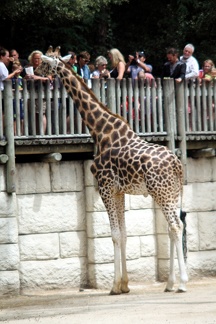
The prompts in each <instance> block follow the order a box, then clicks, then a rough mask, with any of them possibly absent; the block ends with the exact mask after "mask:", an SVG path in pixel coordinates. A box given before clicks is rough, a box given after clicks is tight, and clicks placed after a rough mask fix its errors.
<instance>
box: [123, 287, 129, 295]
mask: <svg viewBox="0 0 216 324" xmlns="http://www.w3.org/2000/svg"><path fill="white" fill-rule="evenodd" d="M129 292H130V289H129V288H127V289H122V294H128V293H129Z"/></svg>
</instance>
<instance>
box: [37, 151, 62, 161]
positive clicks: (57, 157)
mask: <svg viewBox="0 0 216 324" xmlns="http://www.w3.org/2000/svg"><path fill="white" fill-rule="evenodd" d="M61 159H62V155H61V153H50V154H47V155H45V156H43V157H42V158H41V161H42V162H51V163H53V162H59V161H61Z"/></svg>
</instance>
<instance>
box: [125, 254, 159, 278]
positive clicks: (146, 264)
mask: <svg viewBox="0 0 216 324" xmlns="http://www.w3.org/2000/svg"><path fill="white" fill-rule="evenodd" d="M127 271H128V279H129V284H130V281H134V282H145V281H146V280H149V281H152V280H155V279H156V277H157V275H156V258H155V257H146V258H139V259H136V260H128V261H127Z"/></svg>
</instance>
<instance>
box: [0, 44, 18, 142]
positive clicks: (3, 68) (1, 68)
mask: <svg viewBox="0 0 216 324" xmlns="http://www.w3.org/2000/svg"><path fill="white" fill-rule="evenodd" d="M9 63H10V57H9V51H8V50H7V49H5V48H4V47H0V91H2V90H4V80H7V79H12V78H13V77H14V76H15V75H16V74H17V73H20V72H21V71H22V69H21V68H18V69H17V70H14V71H13V72H12V73H10V74H9V72H8V68H7V67H8V65H9ZM0 122H2V129H3V128H4V100H3V99H2V121H0ZM2 139H4V138H2ZM2 139H1V140H2Z"/></svg>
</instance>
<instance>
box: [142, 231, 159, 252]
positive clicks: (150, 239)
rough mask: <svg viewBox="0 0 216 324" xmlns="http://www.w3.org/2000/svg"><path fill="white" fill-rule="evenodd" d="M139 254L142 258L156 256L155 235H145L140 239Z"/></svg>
mask: <svg viewBox="0 0 216 324" xmlns="http://www.w3.org/2000/svg"><path fill="white" fill-rule="evenodd" d="M140 252H141V256H142V257H150V256H155V255H156V253H157V247H156V238H155V235H145V236H141V237H140Z"/></svg>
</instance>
